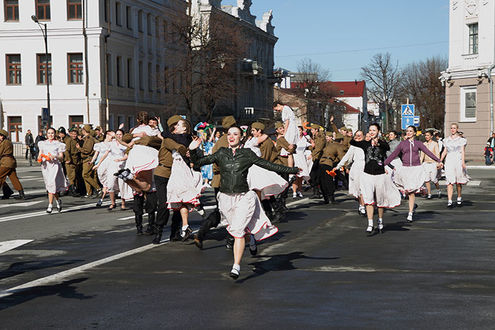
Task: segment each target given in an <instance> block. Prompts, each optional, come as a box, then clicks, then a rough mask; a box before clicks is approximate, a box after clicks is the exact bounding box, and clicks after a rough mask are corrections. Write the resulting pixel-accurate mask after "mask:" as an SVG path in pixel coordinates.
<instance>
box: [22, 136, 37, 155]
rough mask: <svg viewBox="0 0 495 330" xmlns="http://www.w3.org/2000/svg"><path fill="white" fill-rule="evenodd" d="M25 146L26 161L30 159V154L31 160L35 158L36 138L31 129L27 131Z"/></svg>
mask: <svg viewBox="0 0 495 330" xmlns="http://www.w3.org/2000/svg"><path fill="white" fill-rule="evenodd" d="M24 144H25V145H26V159H28V155H29V153H30V152H31V158H34V154H35V152H34V138H33V134H32V133H31V130H30V129H28V130H27V133H26V136H25V137H24Z"/></svg>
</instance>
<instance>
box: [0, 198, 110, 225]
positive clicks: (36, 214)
mask: <svg viewBox="0 0 495 330" xmlns="http://www.w3.org/2000/svg"><path fill="white" fill-rule="evenodd" d="M95 205H96V202H95V203H91V204H84V205H77V206H71V207H68V208H66V209H62V212H61V213H65V212H70V211H76V210H84V209H89V208H93V207H95ZM107 205H110V201H106V202H103V204H102V206H107ZM57 213H58V212H57V211H56V209H55V210H54V211H53V213H52V214H48V213H46V211H37V212H31V213H23V214H16V215H11V216H8V217H3V218H2V219H0V222H7V221H13V220H21V219H26V218H33V217H39V216H42V215H46V216H54V215H56V214H57Z"/></svg>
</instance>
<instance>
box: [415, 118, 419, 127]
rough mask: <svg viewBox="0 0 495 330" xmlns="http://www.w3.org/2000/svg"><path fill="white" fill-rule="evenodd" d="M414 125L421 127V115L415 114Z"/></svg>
mask: <svg viewBox="0 0 495 330" xmlns="http://www.w3.org/2000/svg"><path fill="white" fill-rule="evenodd" d="M414 126H415V127H419V116H414Z"/></svg>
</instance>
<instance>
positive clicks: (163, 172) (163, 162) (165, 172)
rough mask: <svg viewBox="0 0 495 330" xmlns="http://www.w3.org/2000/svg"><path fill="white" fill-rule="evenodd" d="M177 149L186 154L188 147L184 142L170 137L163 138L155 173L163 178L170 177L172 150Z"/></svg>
mask: <svg viewBox="0 0 495 330" xmlns="http://www.w3.org/2000/svg"><path fill="white" fill-rule="evenodd" d="M173 150H177V151H178V152H179V153H180V154H181V155H183V156H184V155H185V154H186V152H187V148H186V147H185V146H183V145H182V144H179V143H177V142H175V141H174V140H172V139H170V138H166V139H163V140H162V144H161V147H160V150H159V151H158V166H157V167H156V168H155V170H154V172H153V174H154V175H156V176H161V177H163V178H167V179H168V178H170V174H171V173H172V163H173V161H174V159H173V158H172V151H173Z"/></svg>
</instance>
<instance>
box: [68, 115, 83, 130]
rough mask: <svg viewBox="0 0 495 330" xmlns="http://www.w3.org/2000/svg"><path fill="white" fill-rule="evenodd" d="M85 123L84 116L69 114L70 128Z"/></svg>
mask: <svg viewBox="0 0 495 330" xmlns="http://www.w3.org/2000/svg"><path fill="white" fill-rule="evenodd" d="M83 123H84V117H83V116H69V128H72V127H74V126H75V127H81V126H82V124H83Z"/></svg>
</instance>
